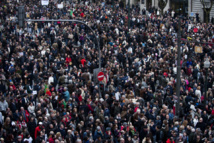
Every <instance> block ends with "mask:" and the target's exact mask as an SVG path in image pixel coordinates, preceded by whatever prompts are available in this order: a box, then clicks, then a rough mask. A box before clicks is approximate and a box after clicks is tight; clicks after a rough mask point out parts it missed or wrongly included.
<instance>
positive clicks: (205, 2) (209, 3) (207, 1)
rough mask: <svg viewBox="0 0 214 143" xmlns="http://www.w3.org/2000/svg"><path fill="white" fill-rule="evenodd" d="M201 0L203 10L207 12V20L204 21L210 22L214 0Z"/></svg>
mask: <svg viewBox="0 0 214 143" xmlns="http://www.w3.org/2000/svg"><path fill="white" fill-rule="evenodd" d="M200 1H201V4H202V6H203V10H204V14H205V21H204V22H206V23H208V22H209V15H210V11H211V9H212V7H213V4H214V0H200Z"/></svg>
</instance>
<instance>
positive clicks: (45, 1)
mask: <svg viewBox="0 0 214 143" xmlns="http://www.w3.org/2000/svg"><path fill="white" fill-rule="evenodd" d="M41 3H42V5H48V4H49V0H41Z"/></svg>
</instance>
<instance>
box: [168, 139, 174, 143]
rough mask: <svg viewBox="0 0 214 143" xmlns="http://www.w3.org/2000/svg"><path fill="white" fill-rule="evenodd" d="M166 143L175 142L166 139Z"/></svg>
mask: <svg viewBox="0 0 214 143" xmlns="http://www.w3.org/2000/svg"><path fill="white" fill-rule="evenodd" d="M166 143H175V141H170V139H168V140H167V141H166Z"/></svg>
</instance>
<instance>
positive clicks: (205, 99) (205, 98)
mask: <svg viewBox="0 0 214 143" xmlns="http://www.w3.org/2000/svg"><path fill="white" fill-rule="evenodd" d="M207 76H208V68H206V77H205V95H204V106H206V101H207Z"/></svg>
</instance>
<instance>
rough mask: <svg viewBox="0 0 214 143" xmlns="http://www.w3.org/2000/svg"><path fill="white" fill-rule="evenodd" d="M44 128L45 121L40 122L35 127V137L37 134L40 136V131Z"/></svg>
mask: <svg viewBox="0 0 214 143" xmlns="http://www.w3.org/2000/svg"><path fill="white" fill-rule="evenodd" d="M43 128H44V126H43V123H42V122H39V126H37V127H36V128H35V135H34V136H35V139H36V138H37V136H38V133H39V132H40V131H42V129H43Z"/></svg>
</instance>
